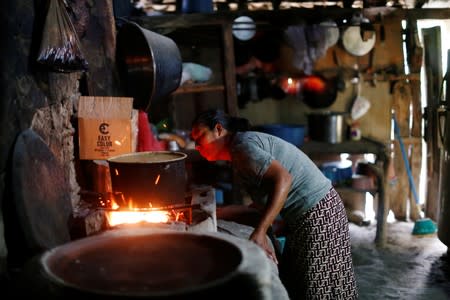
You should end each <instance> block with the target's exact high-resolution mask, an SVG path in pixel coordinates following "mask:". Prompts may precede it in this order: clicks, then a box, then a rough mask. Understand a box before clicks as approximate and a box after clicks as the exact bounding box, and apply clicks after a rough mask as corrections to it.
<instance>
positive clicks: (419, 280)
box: [350, 222, 450, 300]
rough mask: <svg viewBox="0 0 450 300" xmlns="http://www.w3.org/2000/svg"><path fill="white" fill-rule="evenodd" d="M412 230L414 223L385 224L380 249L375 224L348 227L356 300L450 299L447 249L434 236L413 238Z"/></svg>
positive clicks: (449, 266)
mask: <svg viewBox="0 0 450 300" xmlns="http://www.w3.org/2000/svg"><path fill="white" fill-rule="evenodd" d="M413 227H414V223H413V222H393V223H388V228H387V230H388V231H387V236H388V239H387V243H386V246H385V247H382V248H379V247H377V246H376V245H375V243H374V239H375V232H376V226H375V222H371V224H370V225H368V226H358V225H355V224H353V223H350V236H351V241H352V253H353V263H354V266H355V272H356V278H357V284H358V288H359V295H360V298H359V299H361V300H372V299H377V300H379V299H383V300H385V299H405V300H406V299H407V300H416V299H424V300H425V299H427V300H428V299H433V300H441V299H442V300H444V299H450V258H449V256H448V254H447V246H446V245H445V244H443V243H442V242H441V241H440V240H439V239H438V237H437V234H432V235H423V236H419V235H413V234H412V232H413Z"/></svg>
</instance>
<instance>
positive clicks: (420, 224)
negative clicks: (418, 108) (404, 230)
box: [392, 114, 437, 235]
mask: <svg viewBox="0 0 450 300" xmlns="http://www.w3.org/2000/svg"><path fill="white" fill-rule="evenodd" d="M392 119H393V120H394V133H395V137H396V138H397V140H398V143H399V145H400V150H401V151H402V156H403V162H404V163H405V168H406V173H407V174H408V181H409V186H410V188H411V191H412V193H413V196H414V199H415V200H416V205H419V202H420V201H419V197H418V196H417V191H416V185H415V183H414V179H413V176H412V173H411V168H410V166H409V161H408V156H407V155H406V151H405V146H404V144H403V140H402V137H401V136H400V128H399V127H398V123H397V118H396V117H395V114H393V115H392ZM436 231H437V228H436V224H434V222H433V221H432V220H431V219H430V218H422V219H419V220H417V221H416V222H415V223H414V228H413V232H412V234H414V235H426V234H433V233H435V232H436Z"/></svg>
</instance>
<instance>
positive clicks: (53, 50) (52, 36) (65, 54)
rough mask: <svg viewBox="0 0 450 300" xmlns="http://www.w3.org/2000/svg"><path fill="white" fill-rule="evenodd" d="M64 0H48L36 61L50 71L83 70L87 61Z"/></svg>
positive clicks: (86, 65) (85, 68)
mask: <svg viewBox="0 0 450 300" xmlns="http://www.w3.org/2000/svg"><path fill="white" fill-rule="evenodd" d="M62 1H64V0H50V4H49V8H48V12H47V17H46V19H45V24H44V32H43V35H42V41H41V47H40V49H39V55H38V58H37V61H38V62H39V63H41V64H43V65H45V66H46V67H47V68H49V69H50V70H51V71H57V72H75V71H85V70H87V68H88V63H87V61H86V59H85V58H84V56H83V53H82V51H81V45H80V41H79V39H78V35H77V32H76V31H75V28H74V26H73V24H72V22H71V20H70V17H69V14H68V13H67V11H66V8H65V6H64V5H65V3H62Z"/></svg>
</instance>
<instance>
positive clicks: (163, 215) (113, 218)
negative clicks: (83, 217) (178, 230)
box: [107, 210, 170, 226]
mask: <svg viewBox="0 0 450 300" xmlns="http://www.w3.org/2000/svg"><path fill="white" fill-rule="evenodd" d="M107 219H108V223H109V225H110V226H116V225H119V224H135V223H139V222H148V223H166V222H168V221H169V219H170V215H169V213H168V212H167V211H141V210H131V211H110V212H108V214H107Z"/></svg>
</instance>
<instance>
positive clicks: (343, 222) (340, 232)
mask: <svg viewBox="0 0 450 300" xmlns="http://www.w3.org/2000/svg"><path fill="white" fill-rule="evenodd" d="M287 226H288V232H287V234H286V244H285V247H284V250H283V255H282V258H281V262H280V277H281V280H282V282H283V284H284V285H285V287H286V289H287V291H288V293H289V296H290V298H291V299H321V300H323V299H345V300H351V299H357V298H358V292H357V286H356V280H355V274H354V270H353V262H352V253H351V246H350V234H349V228H348V219H347V214H346V211H345V208H344V204H343V202H342V200H341V198H340V196H339V194H338V193H337V192H336V190H335V189H334V188H331V189H330V191H329V192H328V194H327V195H326V196H325V197H324V198H323V199H322V200H321V201H320V202H319V203H318V204H317V205H316V206H315V207H313V208H312V209H310V210H309V211H308V212H307V213H306V214H305V215H303V216H301V217H299V218H298V219H297V220H296V222H295V223H294V224H287Z"/></svg>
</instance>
